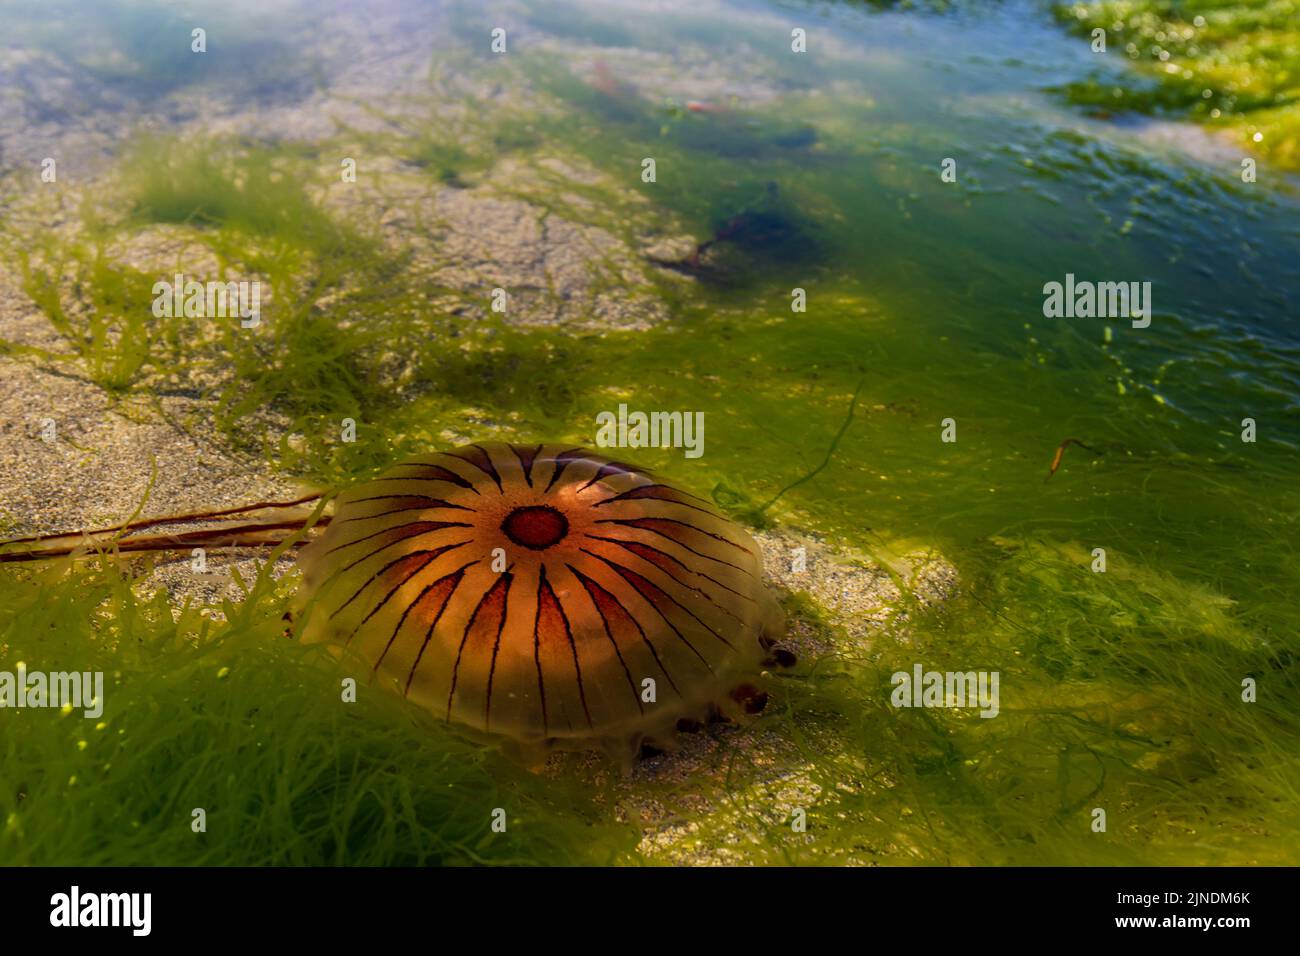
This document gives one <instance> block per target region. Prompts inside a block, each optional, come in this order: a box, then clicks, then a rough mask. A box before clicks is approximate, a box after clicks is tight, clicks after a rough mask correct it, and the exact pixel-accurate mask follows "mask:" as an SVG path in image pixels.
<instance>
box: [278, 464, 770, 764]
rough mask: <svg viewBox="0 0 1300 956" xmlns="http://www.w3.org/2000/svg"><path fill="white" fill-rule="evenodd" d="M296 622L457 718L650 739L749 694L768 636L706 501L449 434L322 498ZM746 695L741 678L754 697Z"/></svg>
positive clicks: (661, 484) (521, 736) (539, 735)
mask: <svg viewBox="0 0 1300 956" xmlns="http://www.w3.org/2000/svg"><path fill="white" fill-rule="evenodd" d="M301 560H302V567H303V572H304V582H305V589H304V592H305V594H306V595H307V599H308V608H307V622H306V625H305V628H304V631H303V636H304V639H305V640H309V641H312V640H314V641H322V640H327V641H333V642H335V643H337V644H338V645H341V646H343V647H345V648H347V649H348V651H350V652H354V653H355V654H357V655H359V656H360V658H361V659H363V660H364V661H366V662H367V663H369V665H370V666H371V668H372V669H373V671H374V674H375V675H376V677H377V678H378V679H379V681H380V682H381V683H384V684H387V685H388V686H389V687H391V688H392V689H393V690H394V691H396V692H397V693H399V694H401V695H403V696H405V697H407V698H408V699H410V700H411V701H412V702H414V703H417V704H419V705H420V706H422V707H424V708H426V709H428V710H429V711H431V712H433V713H434V714H435V715H437V716H438V717H440V718H442V719H445V720H447V721H449V722H451V723H454V724H457V725H460V726H462V727H464V728H467V729H469V730H471V731H474V732H480V733H486V734H488V735H492V736H499V737H503V738H507V739H510V740H513V741H516V742H520V743H524V744H547V745H551V744H560V745H569V746H573V745H575V744H576V745H582V744H589V743H594V742H601V743H604V744H605V745H606V746H610V745H611V743H612V744H614V745H616V746H632V747H636V746H639V744H640V743H641V742H642V741H644V740H654V741H656V742H662V741H664V740H665V739H666V738H667V736H668V735H670V733H671V730H672V728H673V726H674V725H675V724H677V723H678V722H679V721H680V720H701V719H704V718H705V717H706V716H708V715H709V714H710V713H714V714H716V713H718V712H721V713H722V714H724V715H728V716H731V715H733V714H734V713H735V712H737V711H743V710H746V709H748V710H751V711H752V710H753V709H754V706H753V702H754V699H755V694H756V693H757V692H756V691H754V688H753V687H752V685H748V684H745V683H744V681H745V679H746V678H747V677H753V676H754V675H756V674H757V673H758V671H759V669H760V662H761V661H762V660H763V658H764V656H765V654H766V650H767V648H769V647H770V646H771V644H772V642H773V640H774V639H775V638H776V637H778V636H779V632H780V630H781V626H782V616H781V613H780V610H779V608H778V606H777V604H776V602H775V601H774V600H773V599H772V597H771V595H770V594H769V593H768V592H767V591H766V589H765V588H764V586H763V584H762V580H761V574H762V570H761V569H762V562H761V560H760V553H759V548H758V545H757V544H756V543H755V541H754V540H753V538H751V537H750V535H749V534H747V533H746V532H745V531H744V530H743V529H742V528H740V527H739V526H737V525H736V524H735V523H734V522H732V521H730V520H728V519H727V518H725V517H723V516H722V515H721V514H719V513H718V512H717V511H716V510H715V509H714V508H713V507H712V506H711V505H710V504H709V503H708V502H707V501H705V500H703V499H701V498H698V497H696V496H694V495H692V494H690V493H688V492H686V491H683V490H682V489H680V488H678V487H676V486H675V485H672V484H669V483H667V482H665V481H663V480H661V479H660V478H658V477H655V476H652V475H650V474H649V473H647V472H646V471H644V470H642V469H638V468H635V467H633V466H630V465H626V464H621V463H619V462H615V461H611V460H609V459H607V458H604V457H602V456H600V455H596V454H593V453H591V452H589V451H586V450H584V449H581V448H573V447H569V446H565V445H527V446H526V445H507V444H479V445H467V446H465V447H463V448H458V449H455V450H452V451H447V452H440V453H437V454H433V455H429V456H427V457H421V458H417V459H412V460H408V461H404V462H401V463H399V464H396V465H393V466H392V467H390V468H388V469H387V470H385V471H384V472H382V473H381V474H379V475H378V476H377V477H375V478H373V479H371V480H369V481H365V482H362V483H360V484H358V485H354V486H353V487H351V488H350V489H349V490H347V491H346V492H344V493H343V494H342V495H341V496H340V497H339V499H338V501H337V504H336V509H335V514H334V517H333V519H332V520H331V522H330V524H329V525H328V527H327V529H326V531H325V534H324V535H323V536H322V537H321V538H320V539H319V540H317V541H315V542H313V543H312V544H311V545H310V546H309V547H308V548H307V549H306V550H305V552H304V553H303V555H302V559H301ZM759 696H761V695H759Z"/></svg>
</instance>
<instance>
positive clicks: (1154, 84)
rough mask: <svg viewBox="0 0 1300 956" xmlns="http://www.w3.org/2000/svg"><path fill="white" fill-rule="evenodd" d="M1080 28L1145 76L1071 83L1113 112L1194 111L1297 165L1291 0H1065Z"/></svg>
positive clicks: (1299, 79)
mask: <svg viewBox="0 0 1300 956" xmlns="http://www.w3.org/2000/svg"><path fill="white" fill-rule="evenodd" d="M1054 9H1055V11H1056V15H1057V17H1058V18H1059V19H1060V20H1061V21H1062V22H1063V23H1065V24H1067V25H1068V26H1069V27H1070V28H1071V29H1072V30H1074V31H1075V32H1078V33H1081V34H1083V35H1085V36H1091V34H1092V32H1093V30H1095V29H1098V28H1100V29H1102V30H1104V31H1105V32H1106V38H1107V43H1108V47H1109V48H1111V49H1114V50H1116V51H1118V55H1121V56H1124V57H1127V58H1128V59H1129V60H1131V61H1132V62H1133V64H1134V66H1135V68H1136V69H1137V70H1138V71H1139V72H1140V75H1142V77H1143V81H1142V82H1116V81H1115V79H1114V78H1111V77H1108V78H1090V79H1087V80H1081V81H1078V82H1075V83H1072V84H1070V85H1069V86H1068V87H1067V88H1066V89H1067V92H1068V95H1069V96H1070V98H1071V99H1072V100H1073V101H1074V102H1077V103H1083V104H1087V105H1089V106H1092V107H1096V108H1099V109H1104V110H1107V111H1112V112H1119V111H1123V110H1132V111H1137V112H1142V113H1154V112H1165V113H1171V114H1174V115H1179V116H1188V117H1191V118H1192V119H1195V120H1197V121H1199V122H1204V123H1207V124H1209V125H1211V126H1213V127H1216V128H1221V129H1225V130H1227V131H1229V132H1230V133H1231V134H1232V135H1233V136H1234V138H1235V139H1236V140H1237V141H1238V142H1239V143H1241V145H1242V146H1243V148H1244V150H1245V151H1246V152H1247V153H1248V154H1253V155H1259V156H1263V157H1266V158H1267V159H1269V160H1271V161H1273V162H1275V163H1276V164H1277V165H1278V166H1280V167H1282V168H1284V169H1290V170H1294V169H1297V168H1300V111H1298V110H1297V107H1296V102H1297V97H1300V26H1298V24H1300V6H1297V4H1296V3H1295V2H1294V0H1246V2H1238V0H1198V2H1194V3H1190V4H1189V3H1175V2H1173V0H1106V2H1098V3H1069V4H1066V3H1062V4H1057V5H1056V6H1055V8H1054Z"/></svg>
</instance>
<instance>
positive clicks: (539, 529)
mask: <svg viewBox="0 0 1300 956" xmlns="http://www.w3.org/2000/svg"><path fill="white" fill-rule="evenodd" d="M501 530H502V531H504V532H505V534H506V537H507V538H509V539H510V540H511V541H513V542H514V543H515V544H517V545H521V546H522V547H525V548H532V549H533V550H534V551H544V550H545V549H547V548H549V547H551V546H552V545H555V544H559V543H560V542H561V541H563V540H564V536H565V535H567V534H568V533H569V521H568V519H567V518H565V517H564V515H562V514H560V512H558V511H556V510H555V509H554V508H550V507H547V506H546V505H533V506H530V507H527V508H516V509H515V510H514V511H512V512H510V514H508V515H506V520H505V521H503V522H501Z"/></svg>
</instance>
